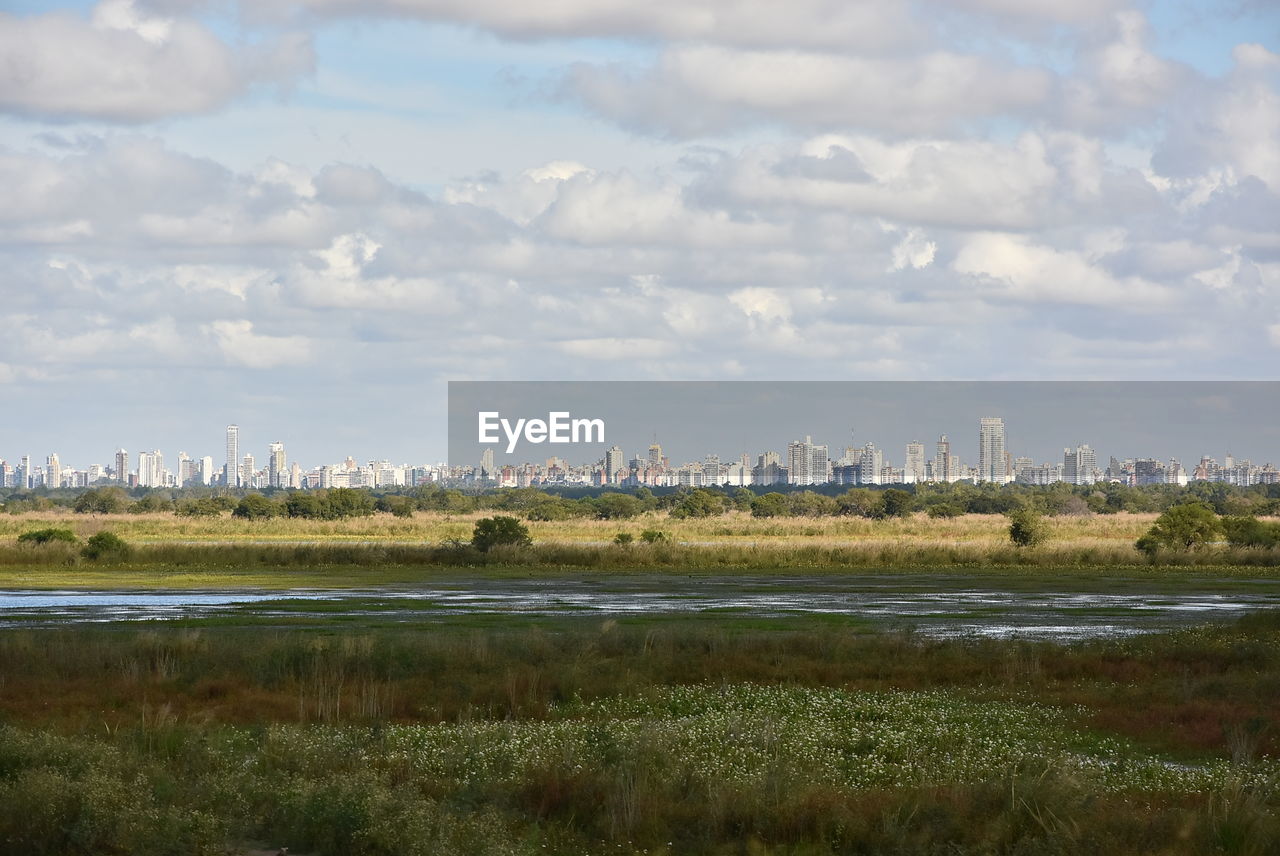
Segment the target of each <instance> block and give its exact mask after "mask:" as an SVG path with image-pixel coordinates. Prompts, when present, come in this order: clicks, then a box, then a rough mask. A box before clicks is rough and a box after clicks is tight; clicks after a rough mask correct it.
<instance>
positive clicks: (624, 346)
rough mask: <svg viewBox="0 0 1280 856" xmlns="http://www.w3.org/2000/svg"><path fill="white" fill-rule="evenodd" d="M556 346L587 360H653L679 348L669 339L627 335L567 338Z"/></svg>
mask: <svg viewBox="0 0 1280 856" xmlns="http://www.w3.org/2000/svg"><path fill="white" fill-rule="evenodd" d="M556 347H558V348H559V349H560V350H561V351H563V352H564V353H566V354H568V355H569V356H571V357H579V358H582V359H587V360H652V359H657V358H660V357H668V356H671V355H672V354H673V353H675V352H676V351H677V350H678V346H677V345H676V343H675V342H672V341H670V340H667V339H654V338H645V337H627V336H617V337H603V338H594V339H566V340H565V341H563V342H558V343H557V344H556Z"/></svg>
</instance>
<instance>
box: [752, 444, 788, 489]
mask: <svg viewBox="0 0 1280 856" xmlns="http://www.w3.org/2000/svg"><path fill="white" fill-rule="evenodd" d="M751 483H752V484H786V483H787V468H786V467H784V466H783V465H782V456H781V455H779V454H778V453H777V452H765V453H764V454H763V455H760V456H759V457H758V458H756V465H755V466H754V467H752V468H751Z"/></svg>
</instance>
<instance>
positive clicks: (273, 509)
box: [231, 493, 280, 520]
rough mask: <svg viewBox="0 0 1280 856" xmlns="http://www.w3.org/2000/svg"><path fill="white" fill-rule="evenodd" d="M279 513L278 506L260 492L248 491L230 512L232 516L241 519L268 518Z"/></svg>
mask: <svg viewBox="0 0 1280 856" xmlns="http://www.w3.org/2000/svg"><path fill="white" fill-rule="evenodd" d="M279 513H280V506H278V505H276V504H275V503H274V502H272V501H271V500H269V499H267V498H266V497H265V496H263V495H262V494H260V493H248V494H245V496H244V498H243V499H241V500H240V503H239V505H237V506H236V507H235V510H234V511H232V512H231V516H232V517H239V518H241V519H243V520H270V519H271V518H272V517H275V516H276V515H278V514H279Z"/></svg>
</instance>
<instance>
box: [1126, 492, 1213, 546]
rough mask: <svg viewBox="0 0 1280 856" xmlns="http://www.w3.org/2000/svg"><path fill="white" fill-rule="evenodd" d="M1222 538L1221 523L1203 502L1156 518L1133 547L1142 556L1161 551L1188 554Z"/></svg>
mask: <svg viewBox="0 0 1280 856" xmlns="http://www.w3.org/2000/svg"><path fill="white" fill-rule="evenodd" d="M1221 536H1222V523H1221V522H1220V521H1219V520H1218V515H1217V514H1215V513H1214V511H1213V506H1211V505H1209V504H1208V503H1205V502H1200V501H1195V502H1186V503H1183V504H1182V505H1175V506H1173V507H1172V508H1169V509H1168V510H1167V511H1165V512H1164V513H1163V514H1161V515H1160V516H1159V517H1157V518H1156V522H1155V523H1154V524H1153V525H1152V526H1151V528H1150V529H1148V530H1147V534H1145V535H1143V536H1142V537H1141V538H1139V539H1138V540H1137V542H1136V543H1135V544H1134V546H1135V547H1137V548H1138V549H1139V550H1141V551H1142V552H1144V553H1146V554H1148V555H1153V554H1155V553H1156V552H1157V551H1159V550H1160V549H1161V548H1162V547H1163V548H1168V549H1171V550H1191V549H1195V548H1197V547H1202V546H1204V545H1205V544H1208V543H1209V542H1211V541H1214V540H1216V539H1217V538H1220V537H1221Z"/></svg>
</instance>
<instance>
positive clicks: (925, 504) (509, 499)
mask: <svg viewBox="0 0 1280 856" xmlns="http://www.w3.org/2000/svg"><path fill="white" fill-rule="evenodd" d="M579 493H580V495H572V494H570V493H569V492H557V491H552V490H544V489H540V488H509V489H499V490H489V491H484V492H478V493H477V492H471V493H468V492H464V491H462V490H459V489H456V488H446V487H441V486H439V485H423V486H419V487H416V488H411V489H402V490H384V491H370V490H366V489H358V488H330V489H321V490H309V491H264V492H262V493H257V492H250V493H237V494H232V493H229V492H218V491H210V490H208V489H191V490H150V491H146V490H144V491H136V490H135V491H132V492H131V491H126V490H124V489H123V488H120V487H116V486H109V487H97V488H90V489H87V490H84V491H82V492H80V493H78V494H72V495H66V496H49V495H39V494H31V493H23V492H15V493H12V494H10V495H9V496H8V497H6V499H5V501H4V503H3V507H4V510H6V511H8V512H9V513H11V514H19V513H23V512H28V511H48V510H56V509H59V508H63V509H70V510H73V511H75V512H77V513H81V514H122V513H133V514H149V513H173V514H177V515H180V516H184V517H217V516H221V515H224V514H228V513H229V514H232V515H234V516H237V517H242V518H247V519H265V518H271V517H296V518H304V519H319V520H336V519H343V518H349V517H360V516H367V515H372V514H375V513H378V512H384V513H390V514H394V515H397V516H400V517H409V516H412V515H413V514H414V513H415V512H417V511H431V512H439V513H444V514H469V513H473V512H484V511H496V512H506V513H510V514H514V515H516V516H518V517H522V518H524V519H526V520H534V521H554V520H569V519H574V518H595V519H603V520H614V519H619V520H621V519H628V518H632V517H636V516H638V515H640V514H643V513H645V512H651V511H657V512H666V513H667V514H668V515H670V516H671V517H673V518H677V519H680V518H697V517H715V516H719V515H723V514H727V513H729V512H731V511H740V512H745V513H749V514H751V515H753V516H755V517H762V518H769V517H835V516H853V517H864V518H870V519H881V518H891V517H901V516H906V515H909V514H913V513H916V512H924V513H926V514H928V515H929V516H931V517H955V516H959V515H961V514H1010V513H1012V512H1014V511H1018V510H1021V509H1028V510H1031V511H1033V512H1035V513H1038V514H1044V515H1054V516H1056V515H1084V514H1112V513H1120V512H1151V513H1162V512H1164V511H1166V510H1168V509H1169V508H1172V507H1174V506H1177V505H1181V504H1185V503H1187V502H1201V503H1204V504H1205V505H1206V506H1207V507H1209V508H1211V509H1212V510H1213V511H1214V513H1216V514H1219V515H1233V516H1250V517H1253V516H1269V515H1277V514H1280V485H1254V486H1251V487H1247V488H1242V487H1236V486H1232V485H1227V484H1219V483H1213V482H1193V483H1192V484H1190V485H1188V486H1187V487H1179V486H1177V485H1153V486H1149V487H1129V486H1126V485H1119V484H1100V485H1093V486H1075V485H1065V484H1054V485H1046V486H1032V485H1004V486H997V485H974V484H968V483H963V482H961V483H954V484H922V485H906V486H893V487H855V488H847V489H846V488H838V487H836V486H832V485H823V486H819V487H817V488H816V489H809V488H807V489H794V488H787V487H785V486H784V487H782V488H780V489H765V488H761V487H756V488H746V487H738V488H730V487H725V488H694V489H682V490H669V491H654V490H651V489H649V488H645V487H641V488H637V489H635V490H629V491H619V490H609V489H604V490H598V491H587V492H579Z"/></svg>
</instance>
